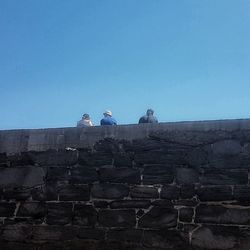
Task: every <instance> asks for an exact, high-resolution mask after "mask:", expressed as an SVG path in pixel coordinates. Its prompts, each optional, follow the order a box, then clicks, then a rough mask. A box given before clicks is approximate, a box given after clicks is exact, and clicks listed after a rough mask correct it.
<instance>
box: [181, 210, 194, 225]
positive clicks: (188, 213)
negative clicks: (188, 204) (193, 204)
mask: <svg viewBox="0 0 250 250" xmlns="http://www.w3.org/2000/svg"><path fill="white" fill-rule="evenodd" d="M193 215H194V209H193V208H181V209H180V210H179V219H180V221H183V222H191V221H192V219H193Z"/></svg>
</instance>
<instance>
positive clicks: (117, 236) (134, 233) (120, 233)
mask: <svg viewBox="0 0 250 250" xmlns="http://www.w3.org/2000/svg"><path fill="white" fill-rule="evenodd" d="M142 235H143V231H142V230H139V229H111V230H110V231H108V235H107V239H108V240H114V241H119V242H125V241H127V242H137V243H140V242H141V240H142Z"/></svg>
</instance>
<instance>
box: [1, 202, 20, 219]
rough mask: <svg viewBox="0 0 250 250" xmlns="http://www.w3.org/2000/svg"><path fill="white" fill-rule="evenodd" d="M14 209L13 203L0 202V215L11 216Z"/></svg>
mask: <svg viewBox="0 0 250 250" xmlns="http://www.w3.org/2000/svg"><path fill="white" fill-rule="evenodd" d="M15 209H16V204H15V203H6V202H0V217H9V216H13V215H14V212H15Z"/></svg>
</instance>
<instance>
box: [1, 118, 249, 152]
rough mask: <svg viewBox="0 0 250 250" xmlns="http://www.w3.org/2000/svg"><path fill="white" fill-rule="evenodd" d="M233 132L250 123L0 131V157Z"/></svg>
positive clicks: (225, 121) (194, 123) (183, 123)
mask: <svg viewBox="0 0 250 250" xmlns="http://www.w3.org/2000/svg"><path fill="white" fill-rule="evenodd" d="M215 130H222V131H236V130H250V119H237V120H236V119H235V120H216V121H191V122H167V123H159V124H136V125H119V126H95V127H86V128H75V127H74V128H48V129H20V130H2V131H0V153H8V154H11V153H18V152H25V151H44V150H48V149H63V148H67V147H72V148H84V147H92V146H93V145H94V144H95V142H97V141H99V140H102V139H104V138H114V139H117V140H128V141H130V140H134V139H141V138H146V137H148V136H150V135H151V134H154V133H163V132H171V131H172V132H173V131H183V132H184V131H204V132H208V131H215Z"/></svg>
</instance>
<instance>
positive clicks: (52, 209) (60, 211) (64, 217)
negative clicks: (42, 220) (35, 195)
mask: <svg viewBox="0 0 250 250" xmlns="http://www.w3.org/2000/svg"><path fill="white" fill-rule="evenodd" d="M47 211H48V214H47V217H46V223H47V224H49V225H66V224H69V223H71V221H72V204H70V203H63V202H60V203H48V204H47Z"/></svg>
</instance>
